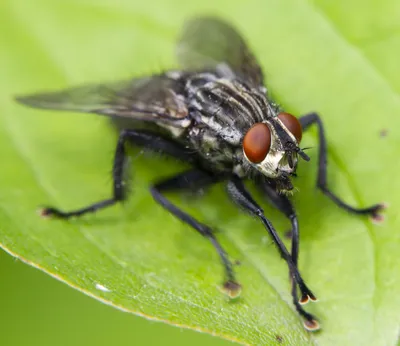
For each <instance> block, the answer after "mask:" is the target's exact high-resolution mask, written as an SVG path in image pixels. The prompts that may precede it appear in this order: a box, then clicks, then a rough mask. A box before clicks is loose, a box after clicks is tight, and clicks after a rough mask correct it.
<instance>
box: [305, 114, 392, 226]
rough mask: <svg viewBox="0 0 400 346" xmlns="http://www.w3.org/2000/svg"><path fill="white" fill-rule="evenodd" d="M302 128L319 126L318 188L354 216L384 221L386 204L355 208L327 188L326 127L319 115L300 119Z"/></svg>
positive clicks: (310, 115) (309, 115) (308, 115)
mask: <svg viewBox="0 0 400 346" xmlns="http://www.w3.org/2000/svg"><path fill="white" fill-rule="evenodd" d="M299 121H300V124H301V127H302V128H303V131H305V130H307V129H308V127H309V126H310V125H312V124H316V125H317V126H318V139H319V155H318V177H317V187H318V188H319V189H320V190H321V191H322V192H323V193H324V194H325V195H327V196H328V197H329V198H330V199H331V200H332V201H333V202H335V203H336V204H337V205H338V206H339V207H340V208H343V209H344V210H347V211H348V212H350V213H353V214H359V215H370V216H371V217H372V219H373V220H374V221H376V222H379V221H381V220H382V215H380V214H379V212H380V211H382V210H383V209H385V205H384V204H382V203H381V204H375V205H373V206H370V207H368V208H354V207H352V206H350V205H348V204H347V203H345V202H343V201H342V200H341V199H340V198H339V197H338V196H336V195H335V194H334V193H333V192H332V191H331V190H330V189H329V188H328V186H327V164H328V159H327V144H326V138H325V131H324V126H323V124H322V121H321V118H320V117H319V115H318V114H317V113H310V114H306V115H304V116H302V117H300V118H299Z"/></svg>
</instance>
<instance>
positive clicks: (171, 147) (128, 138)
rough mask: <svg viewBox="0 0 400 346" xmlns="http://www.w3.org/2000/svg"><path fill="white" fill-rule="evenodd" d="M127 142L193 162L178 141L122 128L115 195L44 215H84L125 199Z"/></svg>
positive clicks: (115, 166)
mask: <svg viewBox="0 0 400 346" xmlns="http://www.w3.org/2000/svg"><path fill="white" fill-rule="evenodd" d="M126 142H130V143H134V144H136V145H138V146H142V147H145V148H147V149H150V150H153V151H157V152H162V153H164V154H166V155H169V156H173V157H175V158H178V159H181V160H185V161H189V162H193V160H194V159H193V155H191V154H190V153H189V152H188V151H186V150H185V149H182V148H181V147H179V146H178V145H177V144H176V143H174V142H172V141H169V140H167V139H165V138H163V137H161V136H159V135H158V134H154V133H152V132H149V131H144V130H122V131H121V132H120V135H119V138H118V143H117V147H116V149H115V154H114V164H113V170H112V174H113V195H112V197H111V198H108V199H104V200H101V201H99V202H96V203H93V204H90V205H89V206H87V207H84V208H80V209H77V210H72V211H62V210H60V209H57V208H53V207H46V208H43V209H42V211H41V215H42V216H53V217H57V218H62V219H68V218H70V217H74V216H75V217H76V216H82V215H84V214H86V213H92V212H95V211H97V210H99V209H103V208H105V207H108V206H111V205H113V204H115V203H117V202H120V201H123V200H124V199H125V198H126V188H125V186H124V181H123V177H124V168H125V163H126V159H127V154H126V150H125V145H126Z"/></svg>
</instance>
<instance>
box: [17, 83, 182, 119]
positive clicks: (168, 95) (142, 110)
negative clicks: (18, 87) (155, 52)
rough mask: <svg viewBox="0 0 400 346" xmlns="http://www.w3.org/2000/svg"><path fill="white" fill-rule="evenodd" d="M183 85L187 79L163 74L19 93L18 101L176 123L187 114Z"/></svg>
mask: <svg viewBox="0 0 400 346" xmlns="http://www.w3.org/2000/svg"><path fill="white" fill-rule="evenodd" d="M183 87H184V81H183V79H180V78H174V79H172V78H169V77H168V76H167V75H159V76H154V77H148V78H140V79H133V80H130V81H122V82H114V83H105V84H89V85H82V86H78V87H75V88H69V89H65V90H61V91H55V92H44V93H38V94H32V95H26V96H18V97H16V100H17V101H18V102H20V103H22V104H25V105H27V106H30V107H35V108H46V109H55V110H65V111H74V112H83V113H97V114H103V115H109V116H114V117H127V118H133V119H138V120H149V121H152V120H153V121H167V122H173V121H177V120H179V119H183V118H185V117H186V116H187V108H186V105H185V103H184V101H183V99H182V97H180V96H179V95H182V92H183Z"/></svg>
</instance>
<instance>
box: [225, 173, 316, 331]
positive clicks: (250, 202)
mask: <svg viewBox="0 0 400 346" xmlns="http://www.w3.org/2000/svg"><path fill="white" fill-rule="evenodd" d="M227 188H228V193H229V195H230V197H231V198H232V200H233V201H234V202H235V203H237V204H238V205H239V206H241V207H242V208H244V209H245V210H246V211H248V212H249V213H250V214H252V215H254V216H256V217H258V218H259V219H260V220H261V222H262V223H263V225H264V227H265V228H266V229H267V230H268V232H269V234H270V235H271V237H272V239H273V241H274V243H275V244H276V246H277V248H278V250H279V252H280V254H281V256H282V258H283V259H284V260H285V261H286V262H287V264H288V267H289V272H290V275H291V279H292V281H293V282H295V283H296V284H297V285H298V286H299V288H300V291H301V298H300V302H299V301H298V298H297V287H296V285H295V284H294V285H293V286H292V297H293V301H294V305H295V307H296V310H297V311H298V312H299V314H300V315H301V316H302V317H303V318H304V319H305V321H304V326H305V327H306V328H307V329H308V330H317V329H319V323H318V322H317V320H316V319H315V318H314V316H313V315H311V314H309V313H308V312H306V311H305V310H303V308H302V307H301V305H300V304H305V303H307V302H308V301H309V300H312V301H316V300H317V298H316V297H315V296H314V294H313V293H312V292H311V290H310V289H309V288H308V287H307V286H306V284H305V282H304V281H303V279H302V277H301V275H300V273H299V271H298V269H297V265H296V262H297V255H298V238H297V237H296V238H297V243H296V244H295V249H297V250H296V251H295V260H294V259H293V257H292V255H290V254H289V252H288V250H287V249H286V247H285V244H284V243H283V242H282V240H281V239H280V238H279V236H278V234H277V232H276V230H275V229H274V227H273V225H272V223H271V222H270V221H269V220H268V219H267V218H266V217H265V215H264V211H263V210H262V209H261V207H260V206H259V205H258V204H257V203H256V202H255V201H254V199H253V198H252V196H251V195H250V193H249V192H248V191H247V190H246V188H245V186H244V184H243V182H242V180H240V179H239V178H236V177H233V178H231V180H230V181H229V182H228V186H227ZM287 211H288V210H287ZM288 212H289V211H288ZM293 219H294V220H295V221H293V223H294V225H295V232H297V231H298V227H297V219H296V216H294V218H293ZM293 223H292V224H293Z"/></svg>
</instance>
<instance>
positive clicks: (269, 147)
mask: <svg viewBox="0 0 400 346" xmlns="http://www.w3.org/2000/svg"><path fill="white" fill-rule="evenodd" d="M301 137H302V128H301V125H300V122H299V121H298V120H297V118H295V117H294V116H293V115H291V114H289V113H284V112H282V113H279V114H278V115H277V116H276V117H272V118H268V119H266V120H265V121H263V122H260V123H256V124H254V125H253V126H252V127H251V128H250V129H249V130H248V131H247V133H246V134H245V136H244V138H243V153H244V158H245V160H246V161H247V163H248V164H250V165H251V166H252V167H254V168H255V169H256V170H257V171H259V172H260V173H261V174H262V175H264V176H265V177H266V178H267V179H272V180H274V181H275V183H276V186H277V189H278V190H279V191H281V192H289V191H290V190H292V189H293V185H292V183H291V181H290V177H291V176H294V175H295V174H296V168H297V162H298V157H299V156H300V157H301V158H303V159H304V160H306V161H308V160H309V157H308V156H307V155H306V154H305V153H304V152H303V151H302V150H301V149H300V147H299V144H300V141H301Z"/></svg>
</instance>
